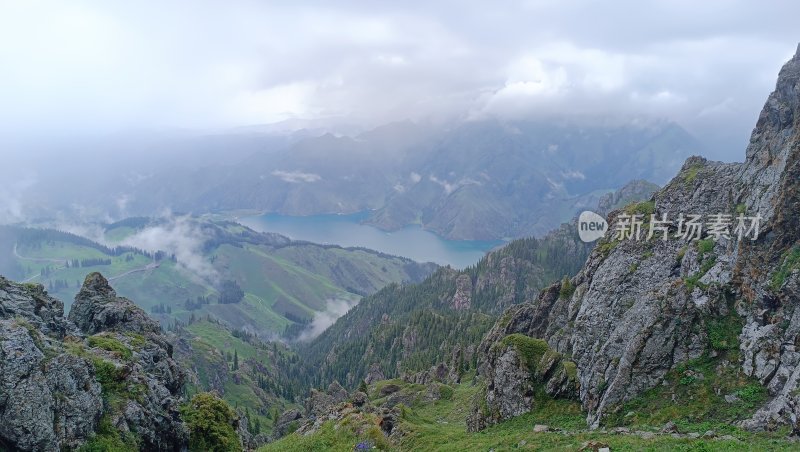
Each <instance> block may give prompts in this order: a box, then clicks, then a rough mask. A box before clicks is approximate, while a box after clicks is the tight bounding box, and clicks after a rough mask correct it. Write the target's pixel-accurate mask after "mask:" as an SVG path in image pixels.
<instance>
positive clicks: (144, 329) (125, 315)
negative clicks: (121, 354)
mask: <svg viewBox="0 0 800 452" xmlns="http://www.w3.org/2000/svg"><path fill="white" fill-rule="evenodd" d="M69 320H70V321H72V322H73V323H75V325H77V327H78V328H80V330H81V331H83V332H84V333H85V334H95V333H99V332H101V331H117V332H129V333H138V334H145V333H152V334H160V333H161V327H160V326H159V325H158V322H156V321H155V320H153V319H151V318H150V317H148V315H147V314H146V313H145V312H144V311H143V310H142V309H141V308H139V307H138V306H136V304H134V303H133V302H132V301H131V300H128V299H127V298H122V297H118V296H117V293H116V292H115V291H114V289H112V288H111V286H110V285H109V284H108V280H106V279H105V278H104V277H103V275H101V274H100V273H96V272H95V273H90V274H89V275H88V276H86V280H85V281H84V283H83V286H82V287H81V290H80V292H78V295H76V296H75V303H73V304H72V308H71V309H70V312H69Z"/></svg>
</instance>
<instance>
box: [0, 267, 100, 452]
mask: <svg viewBox="0 0 800 452" xmlns="http://www.w3.org/2000/svg"><path fill="white" fill-rule="evenodd" d="M74 329H75V328H74V326H70V325H68V323H67V322H66V321H65V320H64V317H63V304H62V303H61V302H60V301H58V300H55V299H53V298H50V297H49V296H47V294H46V293H45V292H44V291H43V290H42V288H41V286H33V285H20V284H15V283H12V282H10V281H7V280H5V279H3V278H1V277H0V419H1V420H2V421H0V444H9V445H11V446H13V447H15V448H16V449H19V450H44V451H58V450H60V449H62V448H74V447H76V446H79V445H80V444H82V443H83V442H84V441H85V440H86V439H87V438H89V436H91V435H92V434H93V432H94V429H95V426H96V425H97V422H98V419H99V418H100V414H101V411H102V407H103V401H102V398H101V397H100V385H99V384H98V383H97V381H95V379H94V368H93V366H92V364H91V363H90V362H88V361H87V360H85V359H83V358H80V357H77V356H73V355H71V354H69V353H68V352H67V351H66V350H65V348H64V347H63V345H62V343H61V339H62V338H63V337H64V335H65V333H66V332H67V331H71V330H74Z"/></svg>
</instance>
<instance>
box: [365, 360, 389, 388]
mask: <svg viewBox="0 0 800 452" xmlns="http://www.w3.org/2000/svg"><path fill="white" fill-rule="evenodd" d="M385 379H386V376H384V374H383V371H382V370H381V365H380V364H378V363H373V364H372V365H370V366H369V371H367V376H366V378H364V382H365V383H366V384H368V385H371V384H372V383H375V382H376V381H381V380H385Z"/></svg>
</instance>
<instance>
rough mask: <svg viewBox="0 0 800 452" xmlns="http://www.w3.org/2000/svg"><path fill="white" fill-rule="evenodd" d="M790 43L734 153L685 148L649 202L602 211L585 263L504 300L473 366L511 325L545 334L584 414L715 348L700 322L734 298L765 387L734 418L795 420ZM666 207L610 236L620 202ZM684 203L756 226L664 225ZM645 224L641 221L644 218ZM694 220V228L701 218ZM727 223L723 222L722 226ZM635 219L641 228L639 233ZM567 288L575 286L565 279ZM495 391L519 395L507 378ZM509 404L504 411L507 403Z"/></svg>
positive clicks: (752, 364) (597, 413)
mask: <svg viewBox="0 0 800 452" xmlns="http://www.w3.org/2000/svg"><path fill="white" fill-rule="evenodd" d="M799 120H800V48H798V54H797V55H795V57H794V58H793V59H792V60H791V61H789V62H788V63H787V64H786V65H785V66H784V67H783V69H782V70H781V73H780V76H779V80H778V83H777V87H776V89H775V91H774V92H773V93H772V94H771V95H770V97H769V99H768V100H767V103H766V105H765V107H764V110H763V111H762V113H761V115H760V117H759V120H758V123H757V125H756V128H755V130H754V131H753V134H752V137H751V141H750V144H749V146H748V149H747V158H746V161H745V162H744V163H741V164H726V163H719V162H709V161H706V160H705V159H702V158H699V157H692V158H690V159H689V160H687V161H686V163H685V164H684V166H683V168H682V169H681V172H680V173H679V174H678V176H677V177H676V178H675V179H673V180H672V181H671V182H670V183H669V185H667V186H666V187H665V188H664V189H662V190H660V191H659V192H657V193H656V194H655V195H654V196H653V198H652V200H651V202H648V203H640V204H635V205H632V206H630V207H628V208H626V210H624V211H615V212H613V213H612V214H611V215H610V218H609V224H610V225H612V228H610V229H609V231H608V232H607V234H606V236H605V237H604V238H603V239H602V240H601V241H600V242H599V244H598V246H597V247H596V248H595V249H594V250H593V252H592V254H591V255H590V257H589V259H588V260H587V262H586V264H585V266H584V268H583V269H582V270H581V271H580V272H579V273H578V274H577V275H576V276H575V277H574V278H572V279H571V280H570V290H566V291H565V290H562V287H561V283H560V282H559V283H556V284H554V285H553V286H551V287H549V288H547V289H545V290H544V291H543V292H542V293H541V294H540V295H539V297H538V299H537V300H536V301H535V302H532V303H525V304H522V305H518V306H514V307H512V308H510V309H509V310H508V311H507V312H506V313H505V314H504V315H503V317H502V318H501V319H500V320H499V321H498V322H497V324H495V325H494V327H493V328H492V330H491V331H490V332H489V333H488V334H487V336H486V338H485V339H484V341H483V343H482V344H481V347H480V353H479V356H481V357H482V358H481V362H480V363H479V366H480V368H481V373H482V374H483V375H484V377H485V378H486V377H491V376H492V375H493V373H497V372H498V369H500V368H499V367H498V365H497V363H494V362H492V360H491V359H490V358H487V357H489V356H491V354H490V353H489V351H490V349H491V347H492V346H493V344H495V343H497V342H498V341H501V340H502V339H503V338H504V337H506V336H507V335H509V334H512V333H522V334H524V335H527V336H530V337H534V338H543V339H545V340H546V341H547V342H548V343H549V345H550V346H551V347H553V348H554V349H555V350H557V351H558V352H561V353H563V354H565V355H568V356H570V357H571V359H572V360H574V362H575V363H576V365H577V375H578V379H579V382H580V400H581V402H582V404H583V408H584V409H585V410H586V411H587V413H588V416H587V421H588V423H589V424H590V425H591V426H598V425H599V424H600V422H601V421H602V418H603V416H604V414H606V413H608V412H609V411H610V410H613V409H616V407H618V406H620V404H621V403H623V402H625V401H627V400H630V399H631V398H633V397H636V396H637V395H639V394H640V393H642V392H643V391H644V390H647V389H650V388H652V387H654V386H656V385H657V384H659V383H660V382H661V380H662V378H663V376H664V375H665V374H666V373H667V372H668V371H669V370H670V369H672V368H674V367H675V366H676V365H677V364H679V363H682V362H686V361H688V360H690V359H694V358H698V357H701V356H707V355H709V354H713V353H714V350H713V349H712V347H711V346H710V343H711V341H712V338H711V337H710V334H709V327H710V325H711V324H712V323H713V322H714V321H715V320H716V319H719V318H721V317H725V316H727V315H729V314H730V313H731V311H732V310H735V312H736V313H737V314H738V316H740V317H741V318H742V321H743V324H744V327H743V328H742V330H741V332H740V334H739V343H740V351H741V363H740V364H741V366H742V370H743V371H744V373H746V374H747V375H751V376H755V377H757V378H758V379H759V380H760V381H761V383H763V384H764V385H765V386H767V388H768V389H769V393H770V395H771V396H772V400H771V401H770V402H769V403H768V404H767V405H766V406H764V407H763V408H762V409H761V410H759V411H758V412H757V413H756V414H755V416H754V417H753V418H752V419H751V420H749V421H746V422H744V423H743V424H744V426H746V427H748V428H752V429H763V428H772V427H774V426H775V425H778V424H786V423H788V424H792V425H795V427H796V423H797V419H798V416H800V403H799V402H800V397H798V396H797V395H796V394H797V393H798V391H797V389H798V384H799V383H800V366H798V363H800V352H798V351H797V350H796V343H797V340H798V333H800V313H797V315H796V314H795V312H796V309H795V308H796V306H797V305H798V302H800V296H799V295H800V292H798V268H800V215H798V207H800V194H799V193H798V189H799V187H800V130H798V121H799ZM637 213H639V214H644V217H645V218H647V219H649V214H650V213H653V214H655V216H656V218H662V215H665V214H666V215H667V218H668V219H670V220H672V222H673V223H672V224H671V225H670V234H671V235H672V236H671V237H670V238H669V240H666V241H662V240H659V239H658V238H660V235H657V236H656V237H657V238H656V239H653V240H649V241H644V240H640V241H636V240H627V239H626V240H621V241H620V240H616V239H615V235H616V232H615V231H614V230H613V225H615V224H616V222H617V220H618V219H619V218H620V216H621V215H623V214H637ZM680 214H683V215H694V214H696V215H703V221H704V222H705V221H708V219H709V217H710V216H711V215H715V214H728V215H731V217H732V218H733V225H734V226H735V225H736V217H737V216H738V215H739V214H746V216H748V217H753V216H757V215H758V216H760V217H761V221H760V225H761V227H760V231H759V233H758V235H757V238H756V240H750V238H748V237H745V238H743V239H742V240H737V237H736V236H735V233H734V234H733V236H732V237H731V238H728V239H726V238H719V239H712V238H711V237H709V236H708V235H707V234H706V233H705V232H704V237H703V238H704V240H703V241H690V240H687V239H681V238H675V237H674V235H675V233H676V232H677V222H676V219H677V218H678V216H679V215H680ZM645 227H646V226H645ZM704 230H705V228H704ZM731 230H732V232H733V228H731ZM646 231H647V229H645V233H646ZM571 288H574V290H571ZM507 397H520V393H519V391H514V393H513V394H509V395H508V396H507ZM511 415H513V413H509V415H508V416H505V417H510V416H511Z"/></svg>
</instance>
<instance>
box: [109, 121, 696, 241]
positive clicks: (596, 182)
mask: <svg viewBox="0 0 800 452" xmlns="http://www.w3.org/2000/svg"><path fill="white" fill-rule="evenodd" d="M699 148H700V146H699V144H698V143H697V142H696V140H694V139H693V138H692V137H691V136H690V135H689V134H688V133H687V132H686V131H685V130H683V129H682V128H681V127H679V126H678V125H676V124H674V123H669V122H655V123H651V124H646V125H634V124H628V125H619V124H617V125H607V124H600V123H597V124H590V123H581V122H574V121H573V122H569V121H556V120H552V121H538V122H534V121H505V122H502V121H498V120H486V121H475V122H465V123H461V124H451V125H448V126H433V125H431V124H425V123H420V124H416V123H411V122H401V123H393V124H388V125H386V126H382V127H378V128H376V129H373V130H371V131H368V132H364V133H361V134H359V135H357V136H355V137H347V136H334V135H331V134H326V135H322V136H318V137H309V138H305V139H302V140H300V141H298V142H297V143H295V144H294V145H292V146H291V147H289V148H288V149H286V150H284V151H279V152H271V153H263V154H261V153H255V154H253V155H252V156H251V157H250V158H248V159H245V160H244V161H243V162H241V163H238V164H231V165H228V166H212V167H206V168H204V169H199V170H193V171H186V170H180V169H169V170H168V171H164V172H161V173H155V174H153V175H152V176H150V177H148V178H146V179H142V180H140V181H138V182H136V183H134V184H132V185H129V186H128V187H127V188H125V190H127V191H128V192H129V193H130V200H129V202H128V203H127V205H126V207H127V208H128V209H129V211H130V212H133V213H137V212H144V213H146V212H152V211H154V210H155V209H160V208H164V207H169V208H173V209H175V210H178V211H191V212H195V213H199V212H208V211H224V210H236V209H254V210H258V211H264V212H275V213H281V214H287V215H313V214H322V213H353V212H361V211H368V210H370V211H373V213H372V214H371V215H370V217H369V219H368V220H367V222H368V223H369V224H372V225H375V226H378V227H380V228H382V229H386V230H394V229H398V228H401V227H403V226H406V225H409V224H420V225H422V226H423V227H424V228H426V229H429V230H431V231H433V232H436V233H437V234H438V235H441V236H443V237H445V238H449V239H465V240H470V239H476V240H484V239H486V240H494V239H501V238H517V237H524V236H530V235H543V234H544V233H546V232H547V231H549V230H551V229H553V228H555V227H557V226H558V225H559V224H560V223H561V222H563V221H566V220H568V219H569V218H571V217H572V216H573V215H574V214H575V213H576V212H577V211H578V210H580V209H582V208H584V207H587V206H588V207H592V206H594V205H595V204H596V202H597V199H598V197H599V196H600V195H602V194H603V193H606V192H608V191H609V190H610V189H614V188H617V187H621V186H623V185H624V184H625V183H627V182H628V181H630V180H632V179H645V180H651V181H654V182H663V181H666V180H667V179H668V178H669V177H670V176H671V175H673V174H675V172H676V171H677V170H678V169H679V168H680V164H681V163H682V162H683V160H685V158H686V157H688V156H689V155H692V154H696V153H697V151H698V149H699Z"/></svg>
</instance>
